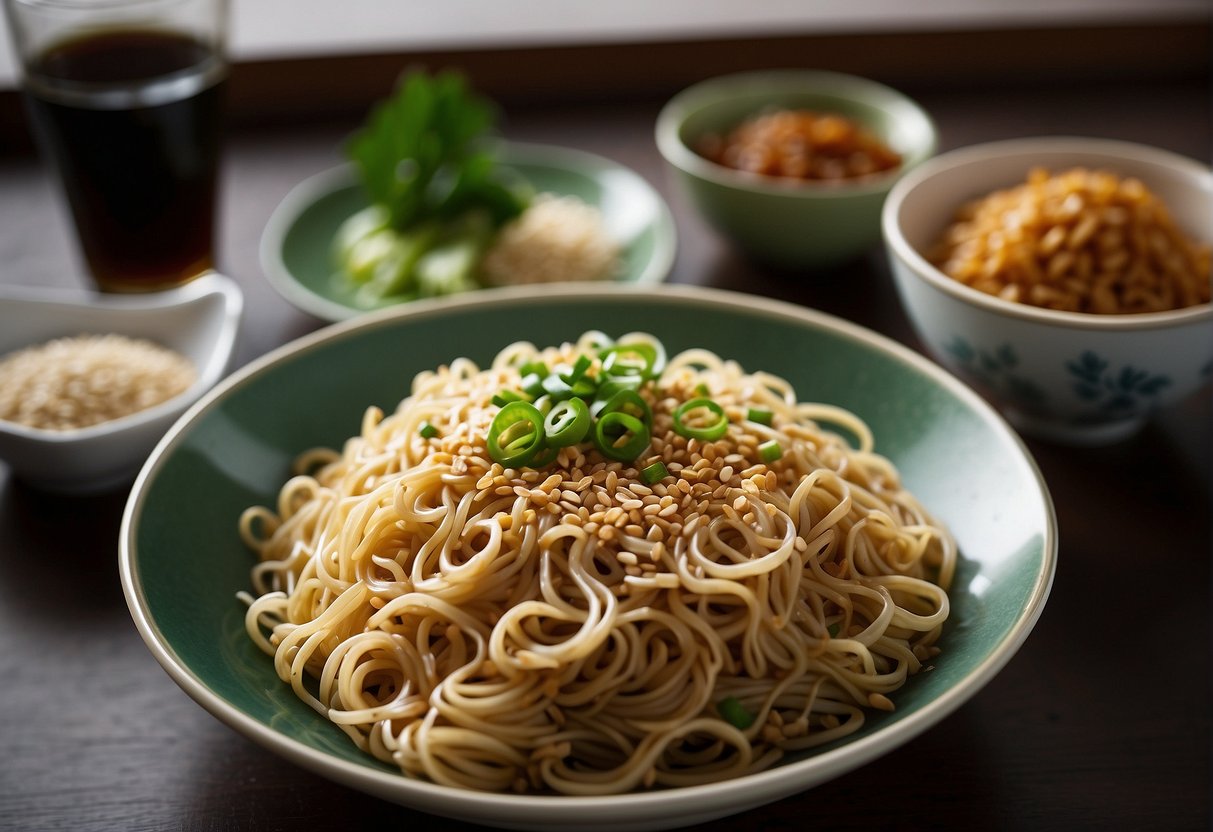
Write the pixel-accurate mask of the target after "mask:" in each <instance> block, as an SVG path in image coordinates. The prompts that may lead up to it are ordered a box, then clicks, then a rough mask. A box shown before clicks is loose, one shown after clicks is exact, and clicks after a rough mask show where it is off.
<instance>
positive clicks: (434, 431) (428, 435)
mask: <svg viewBox="0 0 1213 832" xmlns="http://www.w3.org/2000/svg"><path fill="white" fill-rule="evenodd" d="M417 432H418V433H420V434H421V437H422V438H423V439H433V438H434V437H435V436H437V435H438V428H436V427H434V426H433V425H431V424H430V423H429V422H422V423H421V425H420V427H418V428H417Z"/></svg>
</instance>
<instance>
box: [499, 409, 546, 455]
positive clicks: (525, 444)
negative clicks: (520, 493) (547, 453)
mask: <svg viewBox="0 0 1213 832" xmlns="http://www.w3.org/2000/svg"><path fill="white" fill-rule="evenodd" d="M541 448H543V414H542V413H540V412H539V409H538V408H537V407H535V406H534V405H533V404H531V403H530V402H523V401H515V402H509V403H508V404H506V405H505V406H504V407H502V408H501V410H499V411H497V415H496V416H494V417H493V421H492V423H491V424H490V425H489V435H488V452H489V456H490V457H491V458H492V460H493V461H494V462H497V463H499V464H501V465H504V466H505V467H506V468H521V467H523V466H525V465H527V464H528V463H529V462H530V461H531V459H532V458H533V457H534V456H535V454H536V453H538V452H539V450H540V449H541Z"/></svg>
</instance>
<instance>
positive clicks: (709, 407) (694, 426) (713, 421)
mask: <svg viewBox="0 0 1213 832" xmlns="http://www.w3.org/2000/svg"><path fill="white" fill-rule="evenodd" d="M728 429H729V417H728V416H726V415H725V412H724V408H723V407H721V406H720V405H718V404H717V403H716V402H714V401H712V400H711V399H705V398H698V399H691V400H690V401H686V402H683V403H682V404H681V405H679V406H678V409H677V410H675V411H674V432H675V433H677V434H678V435H679V436H685V437H687V438H688V439H702V440H704V441H707V442H711V441H713V440H716V439H719V438H720V437H722V436H724V434H725V432H726V431H727V430H728Z"/></svg>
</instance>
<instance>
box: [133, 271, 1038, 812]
mask: <svg viewBox="0 0 1213 832" xmlns="http://www.w3.org/2000/svg"><path fill="white" fill-rule="evenodd" d="M588 329H603V330H605V331H607V332H608V334H611V333H614V334H621V333H622V332H623V331H631V330H645V331H649V332H653V333H656V334H658V335H660V337H661V338H662V339H663V341H664V342H665V345H666V346H667V348H668V349H669V350H670V351H671V352H674V351H679V350H682V349H685V348H689V347H693V346H699V347H707V348H709V349H711V350H714V351H715V352H717V353H718V354H720V355H722V356H726V357H730V358H734V359H736V360H738V361H739V362H740V363H741V364H742V365H743V366H744V367H746V368H748V369H754V370H757V369H765V370H768V371H771V372H774V373H777V374H779V375H782V376H784V377H786V378H787V379H789V380H790V381H791V382H792V383H793V384H794V386H795V388H796V390H797V393H798V394H799V397H800V398H801V399H803V400H819V401H826V402H831V403H834V404H837V405H841V406H843V407H846V408H849V409H850V410H852V411H854V412H855V413H857V414H858V415H859V416H861V417H862V418H863V419H865V420H866V421H867V422H868V424H869V425H870V426H871V428H872V430H873V431H874V433H875V436H876V442H877V450H878V451H880V452H881V453H883V454H885V455H887V456H888V457H890V458H891V459H892V460H893V462H894V463H895V464H896V465H897V466H898V467H899V468H900V470H901V472H902V474H903V476H904V479H905V482H906V484H907V485H908V486H909V487H910V488H911V489H912V490H913V491H914V492H915V494H916V495H917V496H918V497H919V498H920V499H922V501H923V502H924V503H925V504H926V505H927V506H928V507H929V508H930V509H931V510H932V511H933V512H935V513H936V514H937V515H938V516H939V517H941V518H942V519H943V520H944V521H945V522H946V523H947V524H948V525H949V526H950V527H951V528H952V530H953V532H954V533H955V534H956V536H957V538H958V540H959V543H960V547H961V552H962V555H963V562H962V565H961V567H960V569H959V573H958V576H957V584H956V586H955V587H954V589H953V592H952V596H951V597H952V616H951V618H950V619H949V621H948V624H947V625H946V629H945V632H944V635H943V638H942V639H941V642H940V646H941V647H942V648H943V651H944V652H943V654H942V655H940V656H939V657H938V659H937V660H936V662H935V669H934V670H932V671H930V672H927V673H922V674H919V675H918V676H916V677H914V678H912V679H911V680H910V681H909V683H908V684H907V685H906V686H905V687H904V688H903V689H902V690H901V691H899V692H898V694H897V696H896V701H897V710H896V711H895V712H893V713H878V714H871V715H870V716H869V719H868V722H867V724H866V725H865V726H864V728H863V729H862V730H861V731H859V732H858V733H856V734H854V735H852V736H850V737H848V738H846V739H844V740H842V741H839V742H838V743H836V744H834V745H830V746H826V747H824V748H821V749H818V750H816V751H815V752H812V753H803V754H799V755H795V756H792V757H789V758H788V759H787V760H786V761H784V762H782V763H781V764H780V765H778V766H776V767H775V768H772V769H770V770H768V771H764V772H761V773H758V774H753V775H749V776H747V777H743V778H738V779H736V780H731V781H727V782H724V783H718V784H715V785H711V786H705V787H689V788H683V789H670V790H666V791H654V792H646V793H640V794H629V795H619V796H611V797H557V796H543V795H517V794H487V793H479V792H471V791H464V790H459V789H451V788H446V787H442V786H436V785H434V784H432V783H427V782H423V781H420V780H417V779H413V778H409V777H405V776H402V775H401V774H400V773H398V772H397V771H395V770H393V769H391V768H390V767H387V766H384V765H382V764H380V763H379V762H378V761H376V760H374V759H373V758H371V757H369V756H367V755H364V754H362V753H361V752H359V751H358V750H357V749H356V748H355V747H354V746H353V744H352V743H351V742H350V741H349V739H348V738H347V737H346V736H345V735H344V734H343V733H341V731H340V730H338V729H337V728H336V727H334V726H333V725H331V724H329V723H328V722H327V721H326V720H324V719H323V718H322V717H320V716H318V715H317V714H316V713H315V712H313V711H312V710H311V709H310V708H309V707H308V706H307V705H305V704H304V703H303V702H301V701H299V700H297V699H296V698H295V696H294V695H293V693H292V692H291V690H290V688H289V687H288V686H287V685H285V684H283V683H281V682H280V681H279V680H278V678H277V677H276V676H275V674H274V670H273V667H272V662H271V660H270V659H269V657H267V656H265V655H264V654H262V653H261V652H260V651H259V650H258V649H257V648H256V647H254V646H253V644H252V643H251V642H249V640H248V638H247V636H246V635H245V632H244V624H243V612H244V611H243V606H242V605H241V604H240V603H239V602H238V601H237V599H236V592H237V591H239V590H241V589H246V588H247V587H248V584H249V576H248V573H249V569H250V567H251V566H252V565H253V562H254V560H255V558H254V556H253V555H252V554H251V553H250V552H248V551H246V550H245V548H244V547H243V545H242V543H241V541H240V539H239V536H238V534H237V531H236V524H237V519H238V518H239V516H240V513H241V511H243V509H244V508H245V507H247V506H249V505H253V504H269V505H272V504H273V501H274V499H275V496H276V494H277V491H278V489H279V487H280V486H281V484H282V483H283V482H284V480H285V479H286V478H287V477H288V472H289V467H290V464H291V460H292V458H293V457H294V456H295V455H296V454H298V453H299V452H300V451H302V450H304V449H306V448H310V447H313V446H317V445H329V446H332V447H340V444H341V443H342V442H343V441H344V439H345V438H346V437H348V436H350V435H352V434H354V433H356V432H357V431H358V429H359V425H360V421H361V418H362V413H363V411H364V409H365V408H366V407H367V406H368V405H372V404H374V405H378V406H380V407H382V408H384V409H385V410H390V409H391V408H393V407H394V406H395V405H396V403H397V402H398V401H399V400H400V399H401V398H402V397H403V396H404V395H405V394H406V393H407V391H408V388H409V384H410V381H411V379H412V377H413V375H414V374H415V373H417V372H419V371H421V370H426V369H432V368H434V367H436V366H437V365H439V364H442V363H448V362H450V360H451V359H452V358H454V357H456V356H460V355H465V356H469V357H471V358H472V359H474V360H476V361H478V362H481V363H482V364H483V363H484V362H487V361H488V360H489V359H490V358H491V357H492V356H493V355H494V354H495V353H496V352H497V351H498V350H499V349H500V348H501V347H503V346H505V345H506V344H508V343H510V342H513V341H516V340H519V339H520V338H526V339H529V340H531V341H533V342H535V343H537V344H544V345H546V344H555V343H559V342H561V341H563V340H571V339H573V338H575V337H576V336H577V335H579V334H580V333H582V332H584V331H585V330H588ZM1056 546H1057V532H1056V523H1055V519H1054V514H1053V508H1052V504H1051V502H1050V499H1049V495H1048V492H1047V489H1046V487H1045V485H1044V483H1043V481H1042V480H1041V477H1040V473H1039V471H1038V470H1037V468H1036V466H1035V464H1034V462H1033V461H1032V459H1031V458H1030V457H1029V456H1028V454H1027V452H1026V451H1025V449H1024V447H1023V445H1022V443H1021V442H1020V441H1019V439H1018V437H1017V436H1016V435H1015V434H1014V433H1013V432H1012V431H1011V430H1010V429H1009V428H1008V427H1007V426H1006V424H1005V422H1003V421H1002V419H1001V418H1000V417H999V416H998V415H997V414H995V413H994V411H993V410H991V409H990V408H989V407H988V406H987V405H986V404H985V403H984V402H982V401H981V399H979V398H978V397H977V396H976V395H975V394H973V393H972V392H971V391H970V390H969V389H968V388H966V387H965V386H964V385H962V384H961V383H960V382H958V381H956V380H955V379H954V378H953V377H951V376H950V375H948V374H947V373H945V372H944V371H942V370H941V369H939V368H938V367H937V366H936V365H934V364H932V363H930V362H929V361H927V360H925V359H924V358H922V357H921V356H919V355H917V354H916V353H913V352H911V351H910V350H908V349H906V348H904V347H902V346H900V345H898V344H895V343H893V342H891V341H889V340H887V339H885V338H883V337H881V336H879V335H876V334H874V333H872V332H870V331H868V330H865V329H862V328H860V327H857V326H855V325H853V324H849V323H846V322H844V321H840V320H838V319H836V318H831V317H829V316H826V315H822V314H819V313H816V312H811V311H808V310H805V309H802V308H799V307H794V306H790V305H786V304H781V303H776V302H773V301H766V300H758V299H754V298H750V297H747V296H743V295H738V294H732V293H725V292H717V291H708V290H703V289H695V288H692V287H681V286H663V287H660V288H658V289H628V288H622V287H620V288H615V289H611V288H610V287H599V288H589V287H584V286H569V285H567V284H566V285H563V286H552V287H544V288H542V289H540V290H532V289H528V290H512V289H511V290H486V291H484V292H477V293H471V294H469V295H466V296H463V297H460V298H456V299H452V300H447V301H443V302H433V301H418V302H416V303H412V304H407V305H405V306H402V307H399V308H397V309H390V310H385V311H383V312H379V313H373V314H371V315H368V316H366V317H364V318H361V319H359V320H357V321H350V322H347V323H344V324H339V325H337V326H333V327H328V328H326V329H324V330H322V331H320V332H318V333H315V334H313V335H310V336H308V337H306V338H303V339H301V340H299V341H297V342H295V343H292V344H290V345H287V346H285V347H283V348H281V349H279V350H277V351H276V352H274V353H272V354H270V355H268V356H266V357H264V358H263V359H261V360H259V361H256V362H254V363H252V364H251V365H249V366H247V367H245V368H244V369H242V370H240V371H239V372H238V373H236V374H235V375H234V376H232V377H231V378H229V379H228V380H227V381H225V382H224V383H222V384H221V385H220V386H219V387H217V388H216V389H215V390H214V391H213V392H212V393H211V394H210V395H208V396H207V397H206V398H204V399H203V400H202V401H201V402H199V404H198V405H196V406H195V407H194V408H193V409H192V410H191V411H190V412H189V413H187V414H186V416H185V417H183V419H182V420H181V421H180V422H178V424H177V425H176V426H175V427H174V428H173V429H172V430H171V431H170V432H169V434H168V435H167V436H166V437H165V439H164V440H163V441H162V442H161V443H160V445H159V446H158V448H157V449H156V450H155V451H154V452H153V454H152V456H151V458H150V459H149V461H148V463H147V465H146V466H145V468H144V469H143V471H142V473H141V474H140V476H139V479H138V481H137V482H136V484H135V487H134V489H133V491H132V494H131V498H130V502H129V504H128V506H127V511H126V515H125V517H124V520H123V527H122V535H121V544H120V549H121V572H122V583H123V587H124V589H125V592H126V595H127V600H128V603H129V604H130V608H131V612H132V614H133V616H134V619H135V622H136V624H137V626H138V628H139V631H140V632H141V633H142V635H143V637H144V639H145V640H146V642H147V644H148V646H149V647H150V649H151V651H152V652H153V654H154V655H155V656H156V658H157V659H158V660H159V661H160V662H161V664H162V665H163V666H164V667H165V669H166V670H167V671H168V672H169V674H170V675H171V676H172V677H173V679H174V680H176V681H177V683H178V684H179V685H181V687H182V688H183V689H184V690H185V691H186V692H187V693H188V694H189V695H190V696H192V697H193V698H194V699H196V700H197V701H198V702H199V703H200V704H201V705H202V706H203V707H205V708H206V709H208V710H209V711H210V712H211V713H213V714H214V715H215V716H217V717H218V718H219V719H221V720H223V721H224V722H226V723H227V724H228V725H230V726H232V727H233V728H235V729H236V730H237V731H240V732H241V733H243V734H245V735H247V736H249V737H250V738H252V739H253V740H255V741H256V742H259V743H261V744H262V745H264V746H266V747H267V748H269V749H271V750H273V751H275V752H277V753H279V754H281V755H283V756H284V757H287V758H288V759H290V760H293V761H294V762H296V763H297V764H299V765H300V766H303V767H305V768H308V769H310V770H312V771H315V772H318V773H320V774H322V775H324V776H326V777H329V778H331V779H333V780H336V781H338V782H341V783H344V784H346V785H349V786H352V787H354V788H357V789H361V790H363V791H366V792H368V793H371V794H374V795H377V796H379V797H383V798H385V799H388V800H392V801H396V802H398V803H401V804H404V805H406V806H410V807H413V808H415V809H419V810H422V811H425V812H431V813H434V814H438V815H444V816H449V817H454V818H459V819H463V820H469V821H473V822H477V823H486V824H492V825H498V826H506V827H511V828H518V829H536V830H564V829H569V828H574V827H575V828H578V829H584V830H594V829H614V828H618V829H627V830H628V831H629V832H635V831H636V830H645V829H662V828H672V827H676V826H681V825H687V824H691V823H695V822H700V821H704V820H708V819H711V818H714V817H720V816H723V815H728V814H732V813H735V812H740V811H744V810H745V809H747V808H750V807H753V806H756V805H760V804H762V803H766V802H769V801H773V800H776V799H778V798H781V797H784V796H787V795H790V794H793V793H795V792H799V791H802V790H804V789H808V788H810V787H812V786H814V785H815V784H817V783H820V782H823V781H825V780H827V779H830V778H833V777H836V776H838V775H840V774H842V773H844V772H847V771H849V770H851V769H854V768H856V767H858V766H860V765H863V764H864V763H866V762H868V761H870V760H872V759H874V758H876V757H878V756H880V755H881V754H884V753H886V752H888V751H889V750H891V749H893V748H895V747H896V746H898V745H900V744H902V743H905V742H907V741H908V740H910V739H911V738H913V737H914V736H916V735H918V734H919V733H921V732H922V731H925V730H926V729H928V728H929V727H931V726H932V725H934V724H935V723H936V722H938V721H939V720H941V719H943V718H944V717H945V716H947V715H948V714H950V713H951V712H952V711H954V710H955V709H956V708H957V707H959V706H960V705H961V704H962V703H963V702H964V701H966V700H967V699H969V698H970V697H971V696H973V695H974V694H975V693H977V691H978V690H979V689H980V688H981V687H982V686H983V685H984V684H985V683H986V682H988V681H989V680H990V679H991V678H992V677H993V676H994V675H995V673H997V672H998V671H999V669H1001V668H1002V667H1003V665H1005V664H1006V662H1007V661H1008V660H1009V659H1010V658H1011V656H1012V655H1013V654H1014V653H1015V651H1016V650H1017V649H1018V648H1019V646H1020V645H1021V644H1022V643H1023V641H1024V639H1025V638H1026V637H1027V636H1028V633H1029V631H1030V630H1031V629H1032V626H1033V625H1034V624H1035V622H1036V620H1037V618H1038V616H1039V615H1040V613H1041V610H1042V609H1043V607H1044V603H1045V599H1046V597H1047V595H1048V592H1049V588H1050V585H1051V582H1052V578H1053V572H1054V568H1055V562H1056ZM921 776H923V777H924V781H925V779H927V778H929V777H931V776H932V774H931V773H929V772H924V773H923V774H922V775H921Z"/></svg>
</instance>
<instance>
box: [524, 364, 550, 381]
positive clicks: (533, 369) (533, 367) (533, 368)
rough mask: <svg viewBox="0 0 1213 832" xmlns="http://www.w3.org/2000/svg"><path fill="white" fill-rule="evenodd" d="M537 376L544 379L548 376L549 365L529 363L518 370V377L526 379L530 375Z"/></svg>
mask: <svg viewBox="0 0 1213 832" xmlns="http://www.w3.org/2000/svg"><path fill="white" fill-rule="evenodd" d="M532 374H533V375H537V376H539V377H540V378H544V377H546V376H547V374H548V365H547V364H544V363H543V362H542V361H528V362H527V363H525V364H523V365H522V366H521V367H519V368H518V375H520V376H523V377H526V376H529V375H532Z"/></svg>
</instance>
